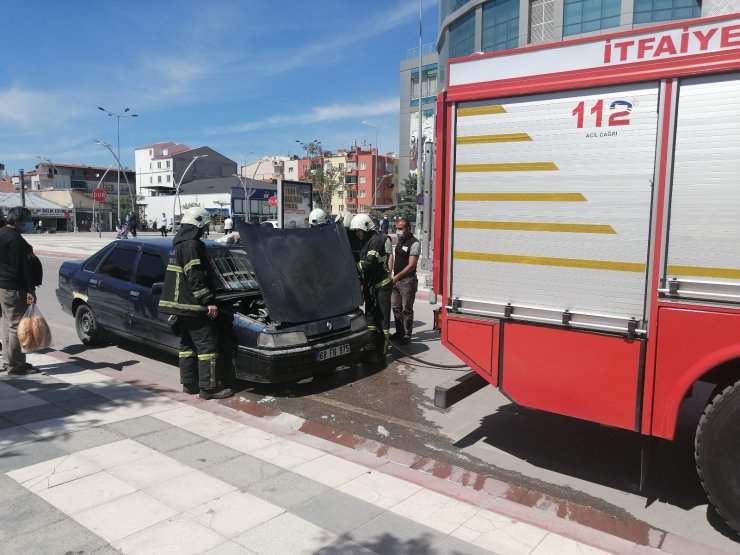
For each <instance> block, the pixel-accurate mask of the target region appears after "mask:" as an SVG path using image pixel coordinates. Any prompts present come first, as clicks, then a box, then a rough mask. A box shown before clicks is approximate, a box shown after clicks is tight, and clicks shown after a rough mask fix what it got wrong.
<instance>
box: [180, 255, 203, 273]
mask: <svg viewBox="0 0 740 555" xmlns="http://www.w3.org/2000/svg"><path fill="white" fill-rule="evenodd" d="M199 264H200V258H194V259H193V260H191V261H190V262H188V263H187V264H185V267H184V268H183V272H185V273H186V274H187V273H188V272H189V271H190V270H191V269H192V268H193V266H198V265H199Z"/></svg>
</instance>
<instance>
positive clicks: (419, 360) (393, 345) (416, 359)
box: [388, 339, 468, 370]
mask: <svg viewBox="0 0 740 555" xmlns="http://www.w3.org/2000/svg"><path fill="white" fill-rule="evenodd" d="M388 343H390V344H391V347H393V348H394V349H395V350H396V351H398V352H399V353H401V354H402V355H403V356H404V357H406V358H410V359H411V360H414V361H416V362H418V363H419V364H423V365H424V366H432V367H434V368H445V369H448V370H452V369H459V368H467V367H468V365H467V364H439V363H437V362H429V361H427V360H424V359H421V358H418V357H415V356H413V355H411V354H409V353H407V352H406V351H404V350H403V349H402V348H401V347H399V346H398V345H396V344H395V343H394V342H393V341H391V340H390V339H389V340H388Z"/></svg>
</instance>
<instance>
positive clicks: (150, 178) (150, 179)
mask: <svg viewBox="0 0 740 555" xmlns="http://www.w3.org/2000/svg"><path fill="white" fill-rule="evenodd" d="M152 183H154V181H152V176H151V175H150V176H149V184H150V185H151V184H152Z"/></svg>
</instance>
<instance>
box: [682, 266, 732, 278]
mask: <svg viewBox="0 0 740 555" xmlns="http://www.w3.org/2000/svg"><path fill="white" fill-rule="evenodd" d="M668 274H669V275H677V276H695V277H713V278H726V279H740V270H738V269H735V268H711V267H707V266H676V265H673V264H671V265H669V266H668Z"/></svg>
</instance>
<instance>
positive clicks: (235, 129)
mask: <svg viewBox="0 0 740 555" xmlns="http://www.w3.org/2000/svg"><path fill="white" fill-rule="evenodd" d="M397 113H398V98H386V99H383V100H376V101H373V102H369V103H367V104H329V105H327V106H315V107H313V108H312V109H311V110H309V111H308V112H307V113H303V114H283V115H276V116H270V117H268V118H264V119H261V120H258V121H253V122H245V123H241V124H237V125H232V126H227V127H211V128H208V129H206V130H205V134H206V135H227V134H231V133H245V132H248V131H255V130H257V129H266V128H272V127H281V126H287V125H308V124H312V123H322V122H330V121H337V120H346V119H351V120H359V119H362V118H371V117H377V116H382V115H386V114H397Z"/></svg>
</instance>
